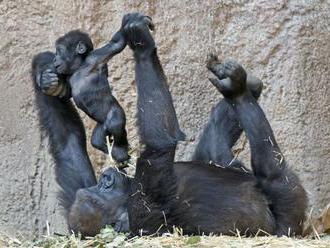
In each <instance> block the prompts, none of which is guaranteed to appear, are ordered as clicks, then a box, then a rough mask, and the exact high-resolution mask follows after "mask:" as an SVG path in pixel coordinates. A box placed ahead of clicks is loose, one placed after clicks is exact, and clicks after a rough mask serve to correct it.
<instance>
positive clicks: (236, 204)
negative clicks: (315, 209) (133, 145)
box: [33, 13, 307, 236]
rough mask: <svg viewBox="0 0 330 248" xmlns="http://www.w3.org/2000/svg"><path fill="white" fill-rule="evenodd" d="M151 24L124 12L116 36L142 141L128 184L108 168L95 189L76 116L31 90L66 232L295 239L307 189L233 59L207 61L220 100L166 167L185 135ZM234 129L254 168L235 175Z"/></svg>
mask: <svg viewBox="0 0 330 248" xmlns="http://www.w3.org/2000/svg"><path fill="white" fill-rule="evenodd" d="M150 24H151V20H150V18H148V17H145V16H143V15H141V14H138V13H134V14H128V15H126V16H125V17H124V19H123V25H122V27H121V29H120V31H119V32H122V33H123V34H124V35H123V37H125V40H126V42H127V43H128V45H129V46H130V48H131V49H132V50H133V53H134V58H135V77H136V85H137V91H138V113H137V117H138V118H137V119H138V126H139V130H140V137H141V142H142V143H143V144H144V150H143V152H142V153H141V155H140V157H139V158H138V161H137V164H136V174H135V177H134V178H133V179H129V178H126V177H125V176H124V175H123V174H122V173H119V172H117V171H116V170H114V169H108V170H106V171H105V172H104V173H103V174H102V175H101V177H100V180H99V182H98V183H96V180H95V176H94V173H93V169H92V167H91V163H90V161H89V158H88V155H87V153H86V144H85V142H86V140H85V130H84V128H83V125H82V123H81V120H80V118H79V116H78V114H77V112H76V110H75V109H74V107H73V106H72V104H71V102H70V101H69V100H68V99H63V98H62V99H61V98H59V97H53V96H48V95H46V94H43V93H42V92H41V90H40V87H38V86H36V90H35V92H36V101H37V105H38V106H39V115H40V121H41V125H42V126H43V127H44V128H45V129H46V131H47V133H48V135H49V136H50V142H51V152H52V154H53V156H54V158H55V161H56V175H57V180H58V182H59V184H60V186H61V187H62V191H63V192H62V194H63V195H64V196H66V197H64V198H63V199H64V202H63V204H64V207H65V209H66V210H67V220H68V225H69V229H71V230H73V231H75V232H81V233H82V234H83V235H88V236H89V235H95V234H97V233H98V232H99V230H100V228H102V227H104V226H105V225H107V224H110V225H113V226H114V227H115V228H116V230H118V231H131V232H132V233H133V234H153V233H155V232H159V233H162V232H167V231H171V228H172V227H173V226H176V227H180V228H182V229H183V232H184V233H186V234H200V233H218V234H219V233H222V234H229V235H231V234H232V231H234V232H236V229H237V230H239V231H241V232H242V233H245V234H256V233H260V232H258V231H259V230H260V229H261V230H263V231H265V232H267V233H270V234H277V235H292V234H301V231H302V222H303V221H304V219H305V210H306V201H307V199H306V194H305V191H304V189H303V187H302V186H301V184H300V182H299V180H298V178H297V177H296V175H295V174H294V173H293V172H291V170H290V169H289V168H288V166H287V164H286V161H285V160H284V158H283V155H282V153H281V151H280V149H279V147H278V145H277V143H276V141H275V137H274V134H273V132H272V130H271V127H270V125H269V123H268V121H267V119H266V118H265V115H264V113H263V111H262V110H261V108H260V107H259V105H258V103H257V101H256V99H255V98H257V97H258V96H259V94H260V91H261V82H260V81H258V80H255V78H253V77H250V76H249V75H246V72H245V70H244V69H243V68H242V67H241V66H240V65H239V64H237V63H236V62H234V61H225V62H224V63H220V62H219V61H218V60H217V58H216V57H214V56H213V57H211V59H210V60H209V63H208V68H209V69H210V70H211V71H212V72H213V73H214V74H215V75H216V76H217V78H216V79H211V82H212V83H213V84H214V85H215V86H216V87H217V89H218V90H219V91H220V92H221V93H222V94H223V95H224V97H225V99H224V100H221V101H220V102H219V103H218V104H217V105H216V106H215V107H214V108H213V110H212V113H211V118H210V120H209V122H208V124H207V126H206V128H205V130H204V132H203V134H202V137H201V141H200V143H199V144H198V146H197V149H196V152H195V154H194V156H193V160H194V161H190V162H174V155H175V148H176V145H177V142H178V141H179V140H182V139H183V138H184V135H183V133H182V132H181V130H180V128H179V124H178V121H177V117H176V114H175V109H174V107H173V102H172V97H171V94H170V92H169V90H168V86H167V83H166V79H165V75H164V73H163V70H162V67H161V64H160V62H159V60H158V56H157V50H156V46H155V42H154V40H153V38H152V36H151V34H150V31H149V26H150ZM40 56H41V57H42V55H39V56H37V57H36V58H35V59H34V62H33V75H34V77H35V78H36V77H38V75H41V74H42V73H43V72H44V71H45V70H44V66H45V64H49V63H52V62H51V59H48V58H41V57H40ZM46 57H47V56H46ZM35 85H36V84H35ZM41 87H42V82H41ZM251 93H252V94H251ZM242 129H243V130H244V131H245V133H246V135H247V137H248V139H249V143H250V147H251V157H252V160H251V165H252V169H253V171H252V172H250V171H246V169H241V168H242V165H241V163H240V162H239V161H236V160H235V159H234V156H233V154H232V152H231V148H232V146H233V145H234V144H235V143H236V141H237V139H238V138H239V136H240V134H241V132H242ZM209 161H213V162H214V163H216V164H219V165H221V166H215V165H214V164H213V165H210V163H209Z"/></svg>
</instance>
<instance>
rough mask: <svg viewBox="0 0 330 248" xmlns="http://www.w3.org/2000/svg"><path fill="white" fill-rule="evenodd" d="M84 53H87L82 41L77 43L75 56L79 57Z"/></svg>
mask: <svg viewBox="0 0 330 248" xmlns="http://www.w3.org/2000/svg"><path fill="white" fill-rule="evenodd" d="M86 51H87V47H86V45H85V43H84V42H82V41H79V43H78V45H77V47H76V52H77V54H80V55H81V54H85V53H86Z"/></svg>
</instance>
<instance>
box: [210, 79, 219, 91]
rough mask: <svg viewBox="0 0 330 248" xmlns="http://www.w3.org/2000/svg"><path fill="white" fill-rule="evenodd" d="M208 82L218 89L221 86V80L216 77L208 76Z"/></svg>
mask: <svg viewBox="0 0 330 248" xmlns="http://www.w3.org/2000/svg"><path fill="white" fill-rule="evenodd" d="M209 80H210V82H211V83H212V84H213V85H214V86H215V87H216V88H218V89H220V88H221V81H220V80H219V79H217V78H209Z"/></svg>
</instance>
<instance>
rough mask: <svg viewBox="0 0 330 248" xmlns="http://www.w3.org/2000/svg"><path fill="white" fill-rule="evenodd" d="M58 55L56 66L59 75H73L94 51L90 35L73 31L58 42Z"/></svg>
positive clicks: (55, 59) (56, 56)
mask: <svg viewBox="0 0 330 248" xmlns="http://www.w3.org/2000/svg"><path fill="white" fill-rule="evenodd" d="M55 46H56V55H55V58H54V66H55V68H56V71H57V73H59V74H65V75H71V74H73V73H74V72H75V71H76V70H77V69H78V68H79V67H80V66H81V64H82V63H83V61H84V60H85V58H86V57H87V55H88V54H89V53H90V52H91V51H92V50H93V43H92V40H91V39H90V37H89V35H88V34H86V33H84V32H81V31H79V30H73V31H70V32H68V33H66V34H65V35H63V36H61V37H60V38H58V39H57V40H56V43H55Z"/></svg>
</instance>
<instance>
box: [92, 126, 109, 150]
mask: <svg viewBox="0 0 330 248" xmlns="http://www.w3.org/2000/svg"><path fill="white" fill-rule="evenodd" d="M91 143H92V146H93V147H94V148H96V149H98V150H101V151H102V152H104V153H108V147H107V144H106V131H105V129H104V126H103V124H100V123H97V124H96V126H95V128H94V130H93V134H92V139H91Z"/></svg>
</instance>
